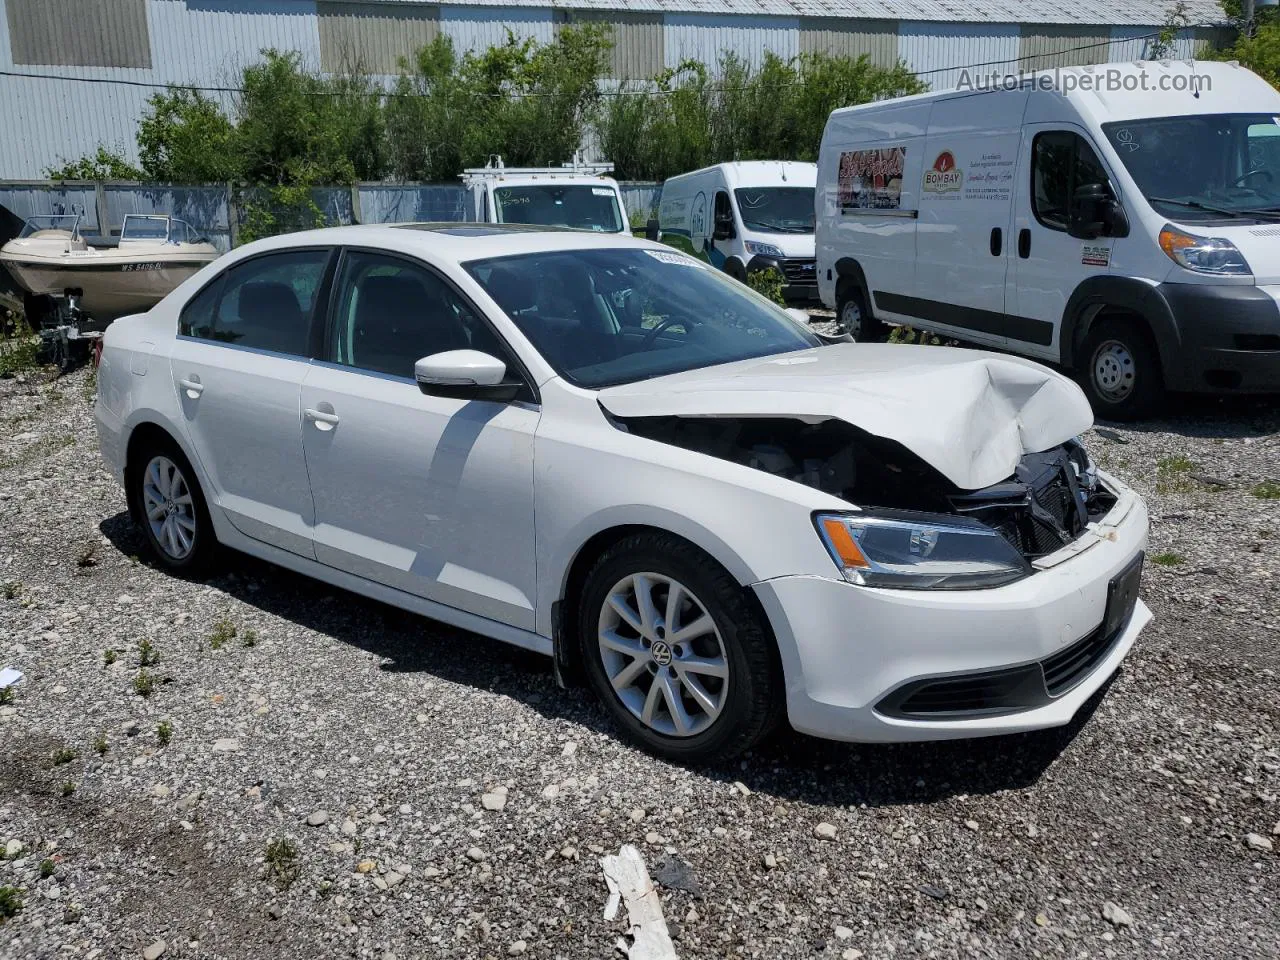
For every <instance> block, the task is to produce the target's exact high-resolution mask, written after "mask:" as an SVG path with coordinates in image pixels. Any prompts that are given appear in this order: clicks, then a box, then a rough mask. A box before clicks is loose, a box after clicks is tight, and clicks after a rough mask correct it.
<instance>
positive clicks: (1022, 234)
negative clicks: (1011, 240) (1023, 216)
mask: <svg viewBox="0 0 1280 960" xmlns="http://www.w3.org/2000/svg"><path fill="white" fill-rule="evenodd" d="M1018 256H1019V257H1021V258H1022V259H1023V260H1025V259H1027V257H1029V256H1031V230H1030V229H1028V228H1027V227H1023V228H1022V229H1021V230H1020V231H1018Z"/></svg>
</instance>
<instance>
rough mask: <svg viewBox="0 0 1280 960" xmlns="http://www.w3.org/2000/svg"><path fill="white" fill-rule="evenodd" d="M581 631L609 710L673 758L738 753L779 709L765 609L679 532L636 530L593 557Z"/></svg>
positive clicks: (591, 672)
mask: <svg viewBox="0 0 1280 960" xmlns="http://www.w3.org/2000/svg"><path fill="white" fill-rule="evenodd" d="M579 635H580V638H581V643H582V653H583V656H584V657H585V659H586V668H587V670H586V672H587V676H588V678H589V680H590V682H591V685H592V687H593V688H594V689H595V691H596V693H597V695H598V696H599V697H600V699H601V700H602V701H603V702H604V705H605V707H606V708H607V709H608V710H609V712H610V713H611V714H612V715H613V717H614V719H615V720H616V721H617V722H618V724H619V725H620V726H621V727H622V728H623V729H624V730H625V731H626V732H627V734H628V735H629V736H630V737H631V738H632V739H633V740H635V741H636V742H637V743H639V744H640V745H641V746H643V747H645V748H646V749H648V750H650V751H651V752H653V753H656V754H658V755H660V756H663V757H666V758H667V759H669V760H676V761H684V762H704V761H708V760H725V759H728V758H730V757H733V756H735V755H737V754H739V753H741V752H742V751H744V750H747V749H748V748H750V747H751V746H752V745H753V744H754V743H756V742H757V741H758V740H759V739H760V738H761V737H763V736H764V735H765V734H766V733H768V731H769V730H770V729H771V728H772V727H773V726H774V724H775V723H776V722H777V719H778V716H779V715H780V713H781V705H782V684H781V682H780V679H779V676H778V672H779V671H778V669H777V667H776V665H775V656H774V651H773V646H772V640H771V639H770V636H769V633H768V629H767V627H766V626H765V624H764V623H763V622H762V620H761V617H760V615H759V614H758V613H757V612H756V611H755V610H754V609H753V608H752V607H751V605H750V604H749V603H748V600H747V597H746V596H745V595H744V593H743V589H742V587H741V586H740V585H739V584H738V583H737V581H735V580H734V579H733V578H732V577H731V576H729V574H728V572H726V571H725V570H724V569H723V568H722V567H720V566H719V565H718V564H716V563H715V561H714V560H712V559H711V558H709V557H707V556H706V555H705V554H703V553H702V552H701V551H699V550H698V549H697V548H696V547H694V546H693V545H692V544H689V543H687V542H686V541H683V540H680V539H678V538H676V537H672V536H668V535H665V534H656V533H655V534H637V535H635V536H631V537H627V538H626V539H625V540H622V541H620V542H619V543H617V544H615V545H614V546H613V547H612V548H610V549H609V550H608V551H606V552H605V554H604V555H603V556H601V557H600V559H599V560H598V561H596V564H595V566H594V567H593V568H592V570H591V572H590V573H589V574H588V575H587V581H586V585H585V588H584V590H583V604H582V609H581V613H580V617H579Z"/></svg>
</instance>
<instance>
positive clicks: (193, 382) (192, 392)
mask: <svg viewBox="0 0 1280 960" xmlns="http://www.w3.org/2000/svg"><path fill="white" fill-rule="evenodd" d="M178 386H180V387H181V388H182V389H183V390H185V391H186V392H187V396H188V397H190V398H191V399H192V400H194V399H196V398H197V397H198V396H200V394H202V393H204V384H203V383H201V382H200V378H199V377H197V376H196V375H195V374H192V375H191V376H190V377H184V378H182V379H181V380H179V381H178Z"/></svg>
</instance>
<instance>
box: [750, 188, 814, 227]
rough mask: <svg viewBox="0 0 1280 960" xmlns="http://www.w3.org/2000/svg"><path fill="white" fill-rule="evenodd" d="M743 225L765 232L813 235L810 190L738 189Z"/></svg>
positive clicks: (811, 193)
mask: <svg viewBox="0 0 1280 960" xmlns="http://www.w3.org/2000/svg"><path fill="white" fill-rule="evenodd" d="M733 195H734V197H736V198H737V200H738V212H739V213H740V214H742V225H743V226H744V227H746V228H747V229H748V230H760V231H762V232H764V233H813V220H814V216H813V187H739V188H738V189H737V190H735V191H733Z"/></svg>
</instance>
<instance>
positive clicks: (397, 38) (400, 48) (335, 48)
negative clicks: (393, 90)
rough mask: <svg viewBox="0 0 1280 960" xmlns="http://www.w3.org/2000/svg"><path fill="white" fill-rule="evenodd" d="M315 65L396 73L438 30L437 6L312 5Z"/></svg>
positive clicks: (337, 69)
mask: <svg viewBox="0 0 1280 960" xmlns="http://www.w3.org/2000/svg"><path fill="white" fill-rule="evenodd" d="M316 17H317V21H318V26H319V29H320V69H321V70H326V71H328V72H330V73H398V72H399V70H400V60H401V58H402V57H403V58H404V59H405V60H406V61H408V62H409V63H412V62H413V58H414V55H415V54H416V53H417V51H418V50H420V49H421V48H422V47H425V46H426V45H427V44H429V43H431V41H432V40H434V39H435V38H436V37H437V36H438V35H439V33H440V8H439V7H433V6H428V5H427V4H416V3H415V4H395V5H393V4H389V3H336V2H329V0H321V2H318V3H317V4H316Z"/></svg>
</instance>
